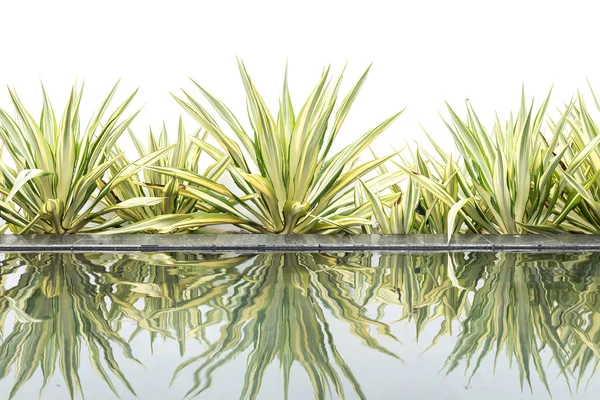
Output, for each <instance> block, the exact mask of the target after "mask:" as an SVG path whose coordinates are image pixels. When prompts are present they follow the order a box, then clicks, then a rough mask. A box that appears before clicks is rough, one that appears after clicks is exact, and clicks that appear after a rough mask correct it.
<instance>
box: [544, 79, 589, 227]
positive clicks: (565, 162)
mask: <svg viewBox="0 0 600 400" xmlns="http://www.w3.org/2000/svg"><path fill="white" fill-rule="evenodd" d="M590 89H591V86H590ZM591 92H592V96H593V98H594V105H595V108H596V109H597V110H600V103H599V102H598V99H597V98H596V95H595V94H594V91H593V90H591ZM564 115H565V116H566V117H567V118H568V120H567V121H568V126H567V127H566V129H565V131H564V133H563V135H562V137H561V138H560V141H559V143H560V145H562V146H563V147H564V149H565V150H564V152H563V153H564V154H563V157H562V160H561V164H560V165H561V168H558V169H557V171H558V173H559V175H560V177H561V180H560V187H561V189H562V190H564V192H565V193H564V196H563V198H561V199H559V200H558V202H557V211H556V218H555V219H554V220H553V226H554V227H557V228H558V227H560V228H562V229H564V230H567V231H570V232H576V233H598V232H600V180H599V175H600V152H599V150H598V144H599V143H600V128H599V127H598V126H597V124H596V123H595V122H594V119H593V118H592V116H591V114H590V111H589V108H588V106H587V105H586V102H585V101H584V98H583V96H582V95H579V96H578V99H577V102H576V104H574V105H573V106H571V107H566V109H565V110H564Z"/></svg>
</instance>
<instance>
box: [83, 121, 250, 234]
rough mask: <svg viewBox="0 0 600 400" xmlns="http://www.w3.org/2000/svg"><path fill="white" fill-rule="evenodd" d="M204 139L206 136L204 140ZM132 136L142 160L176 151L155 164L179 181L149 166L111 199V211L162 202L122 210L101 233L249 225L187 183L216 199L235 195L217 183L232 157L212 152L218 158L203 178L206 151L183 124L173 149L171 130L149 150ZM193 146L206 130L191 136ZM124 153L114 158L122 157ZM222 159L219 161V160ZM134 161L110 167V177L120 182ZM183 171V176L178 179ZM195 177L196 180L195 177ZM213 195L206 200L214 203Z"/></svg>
mask: <svg viewBox="0 0 600 400" xmlns="http://www.w3.org/2000/svg"><path fill="white" fill-rule="evenodd" d="M201 135H202V136H201ZM129 136H130V138H131V140H132V142H133V144H134V147H135V149H136V151H137V153H138V157H139V158H144V157H147V156H148V155H150V154H153V153H156V152H158V151H161V149H166V148H169V147H172V149H173V150H172V151H171V152H169V153H167V154H166V155H165V156H164V157H163V158H161V159H159V160H157V161H156V163H155V164H154V165H155V166H156V167H157V168H159V169H161V170H169V171H172V172H175V175H174V176H172V177H170V176H168V175H165V174H162V173H158V172H156V171H155V170H153V169H150V166H146V167H145V168H143V170H142V171H141V173H140V174H141V176H139V175H140V174H135V175H131V176H130V177H129V179H128V180H127V181H125V182H123V183H122V184H120V185H119V186H117V187H114V188H113V189H112V190H111V191H110V192H109V193H107V195H106V197H105V199H104V200H105V202H106V203H107V205H109V206H114V205H117V204H119V203H121V202H122V201H125V200H129V199H132V198H143V197H146V198H162V201H161V202H160V203H158V204H156V205H153V206H149V207H138V208H131V209H125V208H121V209H118V210H116V216H115V217H114V218H113V219H111V220H109V221H107V222H106V224H104V225H103V226H97V227H95V228H94V230H95V231H101V230H102V229H104V228H106V227H107V226H119V225H124V226H122V227H121V228H117V229H115V230H111V231H108V232H107V233H133V232H161V233H163V232H166V233H175V232H193V231H196V230H198V229H199V228H202V227H205V226H209V225H219V224H236V223H237V224H243V223H244V222H245V219H244V220H242V219H239V218H237V217H235V216H234V215H230V214H225V213H219V212H217V211H216V210H215V208H214V207H213V206H211V205H210V204H209V203H206V202H205V201H202V200H201V198H200V197H198V196H197V195H196V191H197V190H196V189H194V188H189V189H188V188H187V186H186V185H183V184H182V181H184V180H185V181H187V182H190V181H191V182H194V183H196V184H198V185H202V187H203V188H204V189H205V190H207V191H213V192H215V193H229V190H228V189H227V188H226V187H225V186H223V185H222V184H219V183H217V182H216V181H217V180H218V179H219V178H220V177H221V175H222V174H223V172H224V171H225V170H226V168H227V167H228V165H229V157H228V156H227V155H224V154H222V153H221V152H218V151H216V152H215V151H211V153H210V154H212V155H213V156H214V157H215V158H214V159H213V163H212V164H211V165H209V166H208V167H207V168H206V169H205V170H204V171H203V172H202V173H200V171H199V161H200V157H201V155H202V153H203V151H202V148H200V147H198V146H195V145H192V143H191V142H190V140H188V135H186V132H185V130H184V127H183V123H182V121H181V119H180V120H179V128H178V134H177V142H176V143H174V144H172V145H169V139H168V135H167V130H166V128H165V127H164V125H163V129H162V131H161V132H160V134H159V135H158V136H157V135H155V134H154V133H153V132H152V130H150V134H149V136H148V145H147V146H144V144H143V143H142V142H141V141H140V140H139V139H138V138H137V137H136V135H134V134H133V132H132V131H131V130H129ZM190 137H191V138H192V139H193V140H199V139H200V138H201V137H202V138H206V134H203V133H202V132H201V131H200V130H198V131H197V132H195V133H194V134H193V135H191V136H190ZM120 152H121V151H120V149H118V148H117V149H115V150H113V153H115V154H118V153H120ZM215 154H216V155H215ZM128 164H129V161H127V159H126V158H125V157H121V158H119V159H117V161H116V162H115V163H114V164H113V165H112V166H111V167H110V171H109V172H110V175H111V176H118V175H119V174H120V173H121V171H122V170H123V169H125V168H127V165H128ZM177 171H179V174H178V173H177ZM190 175H192V176H190ZM208 196H209V194H207V195H205V196H204V197H208Z"/></svg>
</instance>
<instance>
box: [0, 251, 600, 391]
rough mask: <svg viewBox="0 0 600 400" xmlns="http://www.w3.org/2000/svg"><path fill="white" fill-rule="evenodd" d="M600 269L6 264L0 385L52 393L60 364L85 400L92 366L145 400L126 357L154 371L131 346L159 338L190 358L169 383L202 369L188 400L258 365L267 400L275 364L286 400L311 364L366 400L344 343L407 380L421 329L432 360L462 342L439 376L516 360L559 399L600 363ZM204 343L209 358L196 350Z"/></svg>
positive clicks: (127, 261)
mask: <svg viewBox="0 0 600 400" xmlns="http://www.w3.org/2000/svg"><path fill="white" fill-rule="evenodd" d="M599 266H600V254H594V253H572V254H545V253H535V254H527V253H500V254H493V253H470V254H465V253H430V254H406V253H405V254H391V253H384V254H369V253H356V254H343V253H340V254H320V253H313V254H311V253H261V254H185V253H176V254H162V253H153V254H145V253H130V254H123V255H118V254H70V253H64V254H5V255H4V259H3V260H2V262H1V267H2V269H1V276H0V277H1V282H0V283H1V285H0V324H1V327H2V332H3V336H2V343H1V344H0V378H6V377H7V376H8V375H9V374H10V373H14V381H13V383H12V384H11V385H12V386H11V388H12V389H11V397H12V396H14V395H15V394H16V393H17V391H18V390H19V389H20V388H22V387H23V386H24V385H27V384H28V382H29V380H30V378H31V377H32V376H33V375H34V373H35V372H36V371H38V370H40V371H41V376H42V377H43V382H42V389H41V390H42V392H41V393H42V395H43V390H44V386H46V384H47V383H48V381H49V379H50V378H51V377H52V376H53V375H54V374H55V373H56V372H57V371H56V369H57V367H58V369H59V370H60V374H61V375H62V377H63V379H64V382H65V384H66V388H67V390H68V393H69V395H70V397H72V398H73V397H80V396H83V392H84V390H83V388H82V386H85V384H82V382H85V381H87V380H89V379H92V378H91V377H87V376H86V377H85V379H83V378H82V377H80V365H81V359H82V357H86V358H88V359H89V363H90V364H91V366H92V367H93V370H94V371H95V373H96V374H97V375H98V378H99V379H100V380H101V381H102V382H104V383H105V384H106V385H107V386H108V387H109V388H110V389H111V390H112V391H113V392H114V393H115V395H116V394H117V389H116V388H115V386H114V381H115V379H117V380H118V381H120V382H121V383H122V384H123V385H124V386H125V387H126V388H127V389H128V390H129V391H130V392H131V393H133V394H135V381H136V379H135V376H133V377H132V376H127V377H126V376H125V374H124V372H123V369H122V368H121V366H120V363H122V362H123V361H119V362H118V361H117V359H119V360H128V361H127V362H134V363H139V364H141V363H140V362H139V361H137V358H136V354H133V353H134V352H133V351H132V347H131V346H130V343H132V342H133V341H143V340H146V339H145V338H149V345H148V347H147V349H148V351H149V352H153V349H154V345H155V342H156V340H158V339H160V340H164V341H176V342H177V344H178V348H179V354H180V356H181V357H182V361H181V363H180V365H179V367H177V368H176V369H175V370H174V371H172V370H170V371H161V374H164V373H167V374H172V375H173V382H178V381H179V380H181V379H182V378H180V377H179V375H181V374H182V373H183V372H184V371H190V373H192V376H193V379H192V380H191V381H190V382H185V384H187V385H189V386H188V391H187V396H189V397H194V396H197V395H199V394H201V393H203V392H204V391H205V390H207V389H209V388H210V387H211V384H212V383H213V378H214V374H215V373H216V372H217V371H220V370H223V369H226V368H227V364H228V363H229V362H231V361H233V360H234V359H236V358H245V363H246V368H245V376H244V377H243V386H242V393H240V397H241V398H255V397H257V395H258V393H259V391H260V389H261V384H262V383H263V380H264V377H265V371H266V370H267V368H268V367H270V366H272V365H276V366H278V368H279V369H280V372H281V379H282V382H283V392H284V395H285V396H286V397H287V395H288V391H289V387H290V381H291V380H292V378H293V375H294V374H297V373H298V371H300V370H299V369H295V368H292V365H298V366H300V367H301V370H303V371H304V373H305V374H306V376H307V377H308V380H309V382H310V384H311V385H312V389H311V390H312V392H313V393H314V396H315V397H316V398H328V397H332V396H333V397H340V398H343V397H345V396H346V395H348V393H347V392H348V388H351V390H352V397H360V398H366V394H365V393H364V391H363V388H362V387H361V383H360V382H363V383H364V378H361V376H357V375H355V374H354V373H353V371H352V368H351V367H350V365H349V363H348V362H347V361H345V360H346V359H347V354H344V351H342V350H340V349H339V348H338V346H337V345H336V343H337V342H338V341H339V340H340V338H339V337H338V335H340V334H341V333H343V334H344V335H350V336H352V337H354V338H355V339H358V340H359V341H360V343H361V346H362V347H364V348H365V349H368V351H371V352H375V353H376V354H380V356H381V357H391V358H392V359H393V358H395V359H397V363H398V364H397V365H398V368H399V370H400V369H401V368H403V366H402V363H403V361H402V359H401V353H402V344H400V342H399V340H398V339H397V338H396V334H398V333H399V332H401V331H402V330H406V329H409V330H414V334H415V337H416V339H417V340H419V339H420V338H421V337H422V333H423V332H425V331H426V330H427V329H429V330H435V331H436V332H437V334H436V335H433V340H431V342H430V343H425V345H426V347H425V348H424V350H425V351H430V352H431V351H439V350H436V349H437V348H436V343H437V342H438V341H439V340H440V339H441V338H444V337H448V336H452V337H453V338H454V339H453V343H454V344H453V348H451V351H450V352H449V354H446V355H445V358H446V363H445V365H435V366H432V368H434V369H436V370H437V369H439V368H442V369H443V371H445V373H447V374H450V373H451V372H452V371H454V370H455V369H457V368H460V369H464V370H465V371H466V372H467V373H468V375H469V377H470V378H469V379H476V378H477V376H478V373H479V374H481V373H482V371H478V369H479V367H480V366H481V365H482V362H483V361H484V360H486V359H492V360H493V365H494V368H495V366H496V363H497V361H498V360H499V359H501V358H506V359H508V360H510V361H511V362H514V365H515V366H514V368H516V369H517V371H518V374H519V380H520V384H521V387H522V388H523V387H524V386H529V387H531V382H532V379H538V380H539V381H540V382H542V384H543V385H544V386H545V387H546V389H547V390H548V392H551V386H552V382H551V380H549V378H548V377H547V374H546V371H547V369H548V365H547V363H548V360H551V361H550V362H551V364H552V365H553V367H556V368H557V369H558V371H560V377H561V379H563V380H564V381H565V382H566V384H567V385H569V387H570V389H571V390H573V391H580V390H585V385H586V384H587V382H588V381H589V379H591V378H592V377H593V376H594V374H595V372H596V370H597V369H598V365H599V362H600V357H599V356H600V303H599V301H600V300H599V299H598V290H597V285H598V282H599V280H598V276H599V272H598V271H599V270H600V269H599V268H598V267H599ZM400 322H402V323H400ZM125 324H130V325H131V324H133V325H134V326H135V329H133V331H132V332H129V333H126V329H124V325H125ZM332 324H335V325H336V326H343V327H345V328H344V331H340V330H339V328H337V329H335V330H334V329H332ZM209 330H212V331H213V334H212V335H209V334H207V332H208V331H209ZM334 331H335V333H334ZM215 333H216V334H215ZM430 336H431V335H430ZM190 340H193V341H195V342H197V344H198V345H199V347H194V350H193V351H188V349H187V348H186V343H188V341H190ZM83 347H85V349H86V351H85V352H84V351H82V348H83ZM198 348H200V349H201V350H200V351H198V350H197V349H198ZM444 351H446V352H447V348H444ZM544 355H546V356H545V357H544ZM137 356H138V357H139V354H138V355H137ZM139 373H140V374H145V373H148V371H144V368H142V367H140V368H139ZM449 376H450V379H452V377H454V376H455V375H453V374H450V375H449ZM2 383H3V382H2ZM2 383H0V384H2ZM393 384H394V382H390V385H393ZM345 389H346V390H345ZM121 394H123V393H121Z"/></svg>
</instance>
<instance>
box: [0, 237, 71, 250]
mask: <svg viewBox="0 0 600 400" xmlns="http://www.w3.org/2000/svg"><path fill="white" fill-rule="evenodd" d="M82 237H83V235H0V251H3V250H5V251H30V250H34V251H35V250H40V249H44V251H71V250H72V249H73V245H74V244H75V243H77V241H79V240H81V238H82Z"/></svg>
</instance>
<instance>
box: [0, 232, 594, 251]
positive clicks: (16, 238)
mask: <svg viewBox="0 0 600 400" xmlns="http://www.w3.org/2000/svg"><path fill="white" fill-rule="evenodd" d="M175 251H177V252H222V251H235V252H285V251H290V252H331V251H343V252H361V251H407V252H438V251H455V252H456V251H478V252H496V251H545V252H551V251H553V252H556V251H561V252H565V251H569V252H572V251H600V235H575V234H572V235H568V234H567V235H545V234H544V235H473V234H457V235H452V237H451V239H450V242H448V240H447V237H446V235H312V234H311V235H258V234H255V235H249V234H204V235H146V234H134V235H64V236H63V235H0V252H90V253H91V252H175Z"/></svg>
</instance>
